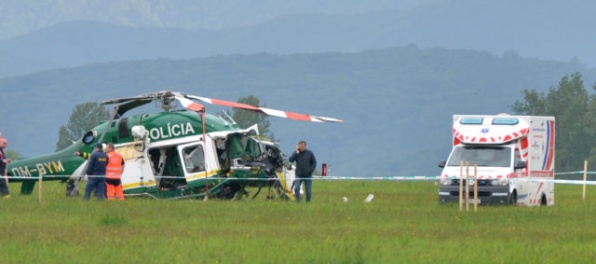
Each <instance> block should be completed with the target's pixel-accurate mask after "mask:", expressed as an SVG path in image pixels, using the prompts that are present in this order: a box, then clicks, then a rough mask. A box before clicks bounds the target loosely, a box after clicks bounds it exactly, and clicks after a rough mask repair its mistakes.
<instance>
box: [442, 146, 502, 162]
mask: <svg viewBox="0 0 596 264" xmlns="http://www.w3.org/2000/svg"><path fill="white" fill-rule="evenodd" d="M511 157H512V156H511V148H507V147H502V146H458V147H456V148H455V149H453V153H452V154H451V157H450V158H449V162H448V163H447V166H459V165H460V161H463V164H464V166H465V165H466V162H469V163H470V166H474V165H478V167H510V166H511Z"/></svg>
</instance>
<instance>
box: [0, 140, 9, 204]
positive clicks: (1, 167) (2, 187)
mask: <svg viewBox="0 0 596 264" xmlns="http://www.w3.org/2000/svg"><path fill="white" fill-rule="evenodd" d="M7 145H8V140H6V139H5V138H3V137H1V136H0V176H1V177H2V179H0V195H1V196H2V197H4V198H9V197H10V190H9V189H8V177H7V176H8V174H7V172H6V166H7V165H8V163H10V162H12V160H11V159H9V158H8V157H6V153H4V149H5V148H6V146H7Z"/></svg>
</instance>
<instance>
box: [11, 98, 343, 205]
mask: <svg viewBox="0 0 596 264" xmlns="http://www.w3.org/2000/svg"><path fill="white" fill-rule="evenodd" d="M150 102H157V103H158V104H159V105H160V106H161V107H162V108H163V111H162V112H159V113H155V114H141V115H133V116H129V117H126V116H124V114H125V113H126V112H127V111H129V110H131V109H133V108H136V107H139V106H142V105H145V104H148V103H150ZM198 102H204V103H209V104H214V105H221V106H227V107H232V108H237V109H244V110H250V111H254V112H257V113H261V114H265V115H269V116H277V117H284V118H290V119H294V120H302V121H311V122H343V121H342V120H340V119H336V118H330V117H321V116H312V115H307V114H299V113H292V112H287V111H280V110H275V109H269V108H264V107H256V106H252V105H248V104H242V103H237V102H231V101H224V100H218V99H212V98H205V97H199V96H194V95H188V94H184V93H179V92H171V91H162V92H156V93H151V94H144V95H138V96H134V97H128V98H119V99H113V100H108V101H105V102H102V104H106V105H107V104H110V105H114V108H113V112H112V116H111V118H110V120H109V121H107V122H104V123H102V124H99V125H98V126H97V127H95V128H94V129H93V130H91V131H89V132H87V133H86V134H85V135H84V136H83V137H82V138H81V139H80V140H78V141H76V142H75V143H73V144H72V145H71V146H69V147H67V148H65V149H63V150H61V151H58V152H56V153H52V154H48V155H42V156H38V157H32V158H27V159H22V160H18V161H14V162H12V163H9V164H8V168H7V170H8V175H9V176H10V177H9V178H10V181H13V182H22V185H21V193H22V194H31V193H32V191H33V189H34V186H35V183H36V182H37V181H39V179H40V177H41V179H42V180H43V181H47V180H62V181H67V182H68V184H67V190H66V194H67V195H68V196H73V195H77V194H78V184H79V182H80V181H81V180H85V179H86V176H85V175H84V171H85V167H86V164H87V161H86V160H85V159H84V158H81V157H79V156H75V155H73V153H75V152H87V153H90V152H92V150H93V147H94V146H95V145H96V144H97V143H99V142H101V143H113V144H114V145H115V148H116V151H117V152H118V153H120V154H122V156H123V157H124V159H125V161H126V166H125V169H124V172H123V174H122V185H123V189H124V194H125V195H126V196H141V195H144V196H150V197H154V198H190V197H195V198H209V197H219V198H228V199H235V198H240V197H242V196H248V193H247V191H246V189H245V188H246V187H258V191H257V192H256V193H255V194H254V196H253V199H254V197H256V196H257V195H258V194H259V192H260V191H261V188H263V187H267V188H268V192H269V193H268V196H267V198H269V199H276V198H277V199H294V195H293V193H292V188H291V186H292V183H293V180H294V177H295V175H294V169H293V167H292V166H290V165H289V164H288V163H287V161H286V160H285V157H284V155H283V153H282V152H281V151H280V149H279V148H278V146H277V145H276V144H275V143H273V142H270V141H268V140H265V139H262V138H260V137H259V132H258V128H257V126H256V125H254V126H252V127H250V128H247V129H241V128H239V127H238V126H237V125H236V123H235V122H234V121H233V120H232V119H231V118H230V117H229V116H227V115H226V114H225V113H223V112H222V113H220V114H219V115H211V114H207V113H205V107H203V106H202V105H201V104H199V103H198ZM177 103H180V104H181V105H182V106H183V107H184V108H185V110H175V108H176V105H177Z"/></svg>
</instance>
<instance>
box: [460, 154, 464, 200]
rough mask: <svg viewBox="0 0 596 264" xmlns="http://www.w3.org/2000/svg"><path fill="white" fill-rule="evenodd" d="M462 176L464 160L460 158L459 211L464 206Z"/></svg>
mask: <svg viewBox="0 0 596 264" xmlns="http://www.w3.org/2000/svg"><path fill="white" fill-rule="evenodd" d="M463 178H464V161H463V160H460V161H459V211H460V212H461V211H463V210H464V207H463V195H464V194H463V192H464V187H463V184H464V182H463Z"/></svg>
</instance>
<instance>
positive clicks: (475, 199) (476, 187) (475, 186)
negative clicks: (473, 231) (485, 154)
mask: <svg viewBox="0 0 596 264" xmlns="http://www.w3.org/2000/svg"><path fill="white" fill-rule="evenodd" d="M476 211H478V164H474V212H476Z"/></svg>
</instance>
